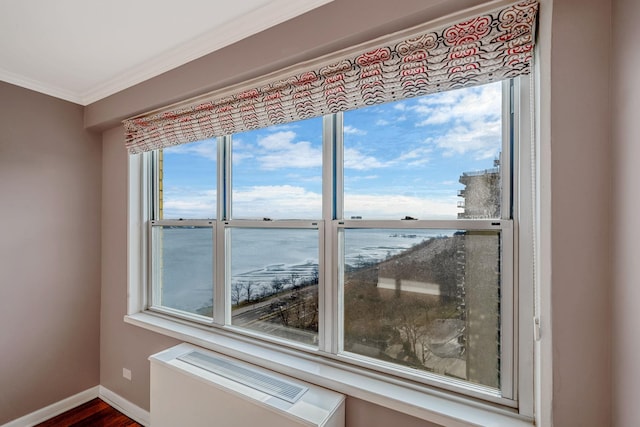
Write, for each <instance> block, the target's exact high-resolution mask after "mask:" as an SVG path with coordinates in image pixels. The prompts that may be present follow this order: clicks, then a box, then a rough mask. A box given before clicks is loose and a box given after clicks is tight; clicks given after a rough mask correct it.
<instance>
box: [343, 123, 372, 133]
mask: <svg viewBox="0 0 640 427" xmlns="http://www.w3.org/2000/svg"><path fill="white" fill-rule="evenodd" d="M343 132H344V133H345V134H348V135H366V134H367V131H366V130H363V129H358V128H357V127H355V126H349V125H345V126H344V129H343Z"/></svg>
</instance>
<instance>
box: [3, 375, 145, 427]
mask: <svg viewBox="0 0 640 427" xmlns="http://www.w3.org/2000/svg"><path fill="white" fill-rule="evenodd" d="M96 397H99V398H100V399H102V400H104V401H105V402H106V403H108V404H109V405H111V406H113V407H114V408H115V409H117V410H118V411H120V412H122V413H123V414H125V415H126V416H127V417H129V418H131V419H132V420H134V421H136V422H138V423H140V424H142V425H143V426H148V425H149V419H150V417H149V412H148V411H145V410H144V409H142V408H140V407H139V406H137V405H134V404H133V403H131V402H129V401H128V400H127V399H125V398H124V397H122V396H120V395H118V394H116V393H114V392H112V391H111V390H109V389H108V388H106V387H103V386H101V385H100V386H95V387H91V388H90V389H88V390H85V391H82V392H80V393H78V394H74V395H73V396H71V397H67V398H66V399H63V400H61V401H59V402H56V403H53V404H51V405H49V406H47V407H46V408H42V409H38V410H37V411H34V412H32V413H30V414H27V415H25V416H24V417H20V418H18V419H15V420H13V421H9V422H8V423H7V424H4V425H2V426H0V427H32V426H34V425H36V424H40V423H41V422H44V421H47V420H48V419H50V418H53V417H55V416H56V415H60V414H62V413H63V412H66V411H68V410H70V409H73V408H75V407H77V406H80V405H82V404H83V403H86V402H88V401H90V400H92V399H95V398H96Z"/></svg>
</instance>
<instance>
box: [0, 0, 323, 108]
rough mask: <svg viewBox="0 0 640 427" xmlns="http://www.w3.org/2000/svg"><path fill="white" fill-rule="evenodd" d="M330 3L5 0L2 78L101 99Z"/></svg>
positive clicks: (0, 13)
mask: <svg viewBox="0 0 640 427" xmlns="http://www.w3.org/2000/svg"><path fill="white" fill-rule="evenodd" d="M330 1H332V0H304V1H302V0H173V1H170V0H0V80H2V81H5V82H9V83H12V84H15V85H18V86H22V87H25V88H28V89H33V90H36V91H39V92H42V93H45V94H47V95H51V96H55V97H58V98H62V99H65V100H68V101H71V102H75V103H77V104H81V105H87V104H90V103H92V102H95V101H98V100H100V99H102V98H105V97H107V96H109V95H112V94H114V93H116V92H118V91H121V90H123V89H126V88H128V87H130V86H133V85H135V84H137V83H140V82H142V81H144V80H147V79H149V78H151V77H154V76H157V75H159V74H161V73H163V72H165V71H168V70H171V69H172V68H175V67H178V66H180V65H183V64H185V63H187V62H189V61H191V60H193V59H196V58H199V57H201V56H203V55H206V54H208V53H211V52H213V51H215V50H217V49H220V48H222V47H224V46H227V45H229V44H232V43H234V42H236V41H238V40H241V39H243V38H245V37H248V36H250V35H252V34H255V33H257V32H260V31H262V30H265V29H267V28H269V27H271V26H274V25H277V24H279V23H281V22H284V21H286V20H288V19H290V18H293V17H295V16H298V15H300V14H302V13H304V12H307V11H309V10H311V9H314V8H315V7H318V6H320V5H323V4H325V3H328V2H330Z"/></svg>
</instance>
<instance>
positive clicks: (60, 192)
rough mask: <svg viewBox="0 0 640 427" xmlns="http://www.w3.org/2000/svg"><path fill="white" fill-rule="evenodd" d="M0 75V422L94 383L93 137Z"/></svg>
mask: <svg viewBox="0 0 640 427" xmlns="http://www.w3.org/2000/svg"><path fill="white" fill-rule="evenodd" d="M82 118H83V115H82V108H81V107H80V106H78V105H75V104H71V103H69V102H65V101H60V100H57V99H54V98H51V97H49V96H45V95H41V94H38V93H35V92H32V91H28V90H25V89H21V88H18V87H16V86H12V85H9V84H6V83H2V82H0V224H2V232H1V233H0V424H4V423H5V422H8V421H10V420H12V419H15V418H19V417H20V416H23V415H25V414H27V413H30V412H33V411H35V410H37V409H40V408H42V407H45V406H47V405H50V404H52V403H54V402H57V401H59V400H62V399H64V398H66V397H69V396H71V395H73V394H76V393H79V392H81V391H84V390H86V389H88V388H91V387H94V386H97V385H98V384H99V380H100V378H99V364H100V353H99V334H100V330H99V321H100V168H101V154H100V138H99V136H97V135H90V134H89V133H87V132H85V131H84V130H83V126H82Z"/></svg>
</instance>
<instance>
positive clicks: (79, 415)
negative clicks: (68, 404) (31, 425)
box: [36, 398, 142, 427]
mask: <svg viewBox="0 0 640 427" xmlns="http://www.w3.org/2000/svg"><path fill="white" fill-rule="evenodd" d="M54 426H55V427H58V426H64V427H70V426H73V427H130V426H142V424H138V423H137V422H135V421H133V420H132V419H131V418H129V417H127V416H126V415H123V414H121V413H120V412H118V411H116V410H115V409H113V408H112V407H111V406H109V405H107V404H106V403H104V402H103V401H102V400H100V399H98V398H96V399H93V400H91V401H89V402H87V403H85V404H83V405H80V406H78V407H77V408H74V409H71V410H69V411H67V412H65V413H63V414H60V415H58V416H57V417H54V418H51V419H50V420H47V421H45V422H43V423H41V424H38V425H37V426H36V427H54Z"/></svg>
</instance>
